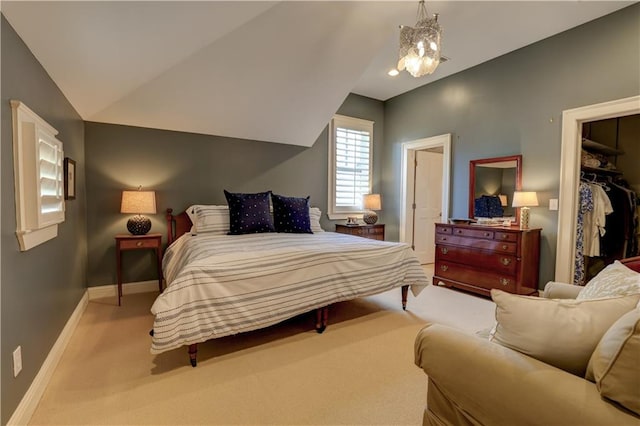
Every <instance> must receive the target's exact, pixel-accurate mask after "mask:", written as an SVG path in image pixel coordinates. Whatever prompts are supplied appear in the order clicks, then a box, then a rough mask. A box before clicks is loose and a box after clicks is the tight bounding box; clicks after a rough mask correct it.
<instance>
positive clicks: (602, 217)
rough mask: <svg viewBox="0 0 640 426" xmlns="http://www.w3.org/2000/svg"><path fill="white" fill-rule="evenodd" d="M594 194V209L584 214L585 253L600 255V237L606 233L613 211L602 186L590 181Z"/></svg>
mask: <svg viewBox="0 0 640 426" xmlns="http://www.w3.org/2000/svg"><path fill="white" fill-rule="evenodd" d="M587 185H589V188H591V193H592V194H593V210H591V211H589V212H587V213H586V214H585V215H584V219H583V220H584V255H585V256H590V257H598V256H600V237H601V236H603V235H605V233H606V232H607V231H606V227H605V226H606V221H607V215H608V214H611V213H612V212H613V207H612V206H611V201H610V200H609V197H608V196H607V194H606V193H605V190H604V189H603V187H602V186H600V185H598V184H595V183H588V184H587Z"/></svg>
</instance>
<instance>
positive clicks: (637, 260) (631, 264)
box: [620, 256, 640, 272]
mask: <svg viewBox="0 0 640 426" xmlns="http://www.w3.org/2000/svg"><path fill="white" fill-rule="evenodd" d="M620 263H622V264H623V265H624V266H626V267H627V268H629V269H633V270H634V271H636V272H640V256H636V257H628V258H626V259H622V260H620Z"/></svg>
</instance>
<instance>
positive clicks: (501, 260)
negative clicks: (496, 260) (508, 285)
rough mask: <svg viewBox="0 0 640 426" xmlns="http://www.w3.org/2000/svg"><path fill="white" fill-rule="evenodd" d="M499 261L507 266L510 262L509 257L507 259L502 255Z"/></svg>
mask: <svg viewBox="0 0 640 426" xmlns="http://www.w3.org/2000/svg"><path fill="white" fill-rule="evenodd" d="M500 263H502V264H503V265H504V266H507V265H508V264H510V263H511V259H509V258H508V257H503V258H501V259H500Z"/></svg>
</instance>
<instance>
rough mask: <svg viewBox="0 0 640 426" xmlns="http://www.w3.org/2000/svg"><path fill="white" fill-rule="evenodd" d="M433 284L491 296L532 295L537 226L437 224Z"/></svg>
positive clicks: (537, 257)
mask: <svg viewBox="0 0 640 426" xmlns="http://www.w3.org/2000/svg"><path fill="white" fill-rule="evenodd" d="M435 226H436V232H435V235H436V236H435V240H436V241H435V242H436V256H435V268H434V276H433V284H434V285H439V286H445V287H455V288H459V289H463V290H467V291H472V292H475V293H479V294H483V295H487V296H488V295H490V294H491V289H492V288H498V289H500V290H504V291H508V292H509V293H515V294H529V295H535V294H536V293H537V291H538V276H539V265H540V231H541V230H540V229H539V228H534V229H519V228H518V227H502V226H501V227H493V226H491V227H490V226H474V225H449V224H436V225H435Z"/></svg>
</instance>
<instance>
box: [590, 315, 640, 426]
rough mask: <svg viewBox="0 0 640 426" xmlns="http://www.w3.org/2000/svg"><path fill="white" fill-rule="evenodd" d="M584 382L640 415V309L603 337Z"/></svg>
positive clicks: (617, 322) (594, 352)
mask: <svg viewBox="0 0 640 426" xmlns="http://www.w3.org/2000/svg"><path fill="white" fill-rule="evenodd" d="M586 378H587V379H588V380H591V381H595V382H596V386H597V387H598V390H599V391H600V394H601V395H602V396H604V397H605V398H608V399H610V400H612V401H615V402H617V403H619V404H620V405H622V406H624V407H626V408H628V409H629V410H631V411H633V412H635V413H636V414H638V415H640V308H636V309H634V310H632V311H630V312H627V313H626V314H624V315H623V316H622V317H620V318H619V319H618V321H616V322H615V323H614V324H613V325H612V326H611V328H609V330H607V332H606V333H605V334H604V336H602V339H600V342H599V343H598V346H596V349H595V351H593V354H592V355H591V359H590V360H589V365H588V367H587V374H586Z"/></svg>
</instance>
